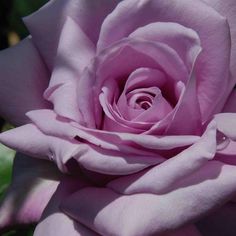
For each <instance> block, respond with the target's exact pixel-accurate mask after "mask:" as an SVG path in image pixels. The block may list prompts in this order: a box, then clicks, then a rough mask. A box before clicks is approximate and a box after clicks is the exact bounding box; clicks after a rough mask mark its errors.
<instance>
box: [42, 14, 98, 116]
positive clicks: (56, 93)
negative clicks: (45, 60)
mask: <svg viewBox="0 0 236 236" xmlns="http://www.w3.org/2000/svg"><path fill="white" fill-rule="evenodd" d="M68 35H69V36H68ZM94 55H95V46H94V44H93V43H92V42H91V41H90V39H89V38H88V37H87V36H86V35H85V34H84V33H83V31H82V30H81V29H80V27H79V25H77V23H75V22H74V21H73V20H72V19H71V18H67V20H66V23H65V25H64V26H63V30H62V33H61V36H60V41H59V45H58V49H57V55H56V59H55V65H54V68H53V72H52V77H51V79H50V84H49V87H48V88H47V90H46V92H45V93H44V95H45V98H46V99H47V100H49V101H51V102H52V103H53V104H54V110H55V111H56V112H57V113H58V114H60V115H61V116H64V117H68V118H70V119H73V120H76V121H78V120H80V119H81V118H80V114H79V108H78V104H77V89H76V87H77V84H78V82H79V79H80V76H81V73H82V71H83V70H84V68H85V67H86V66H87V64H88V63H89V61H90V60H91V58H92V57H93V56H94Z"/></svg>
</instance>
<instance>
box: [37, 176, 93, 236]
mask: <svg viewBox="0 0 236 236" xmlns="http://www.w3.org/2000/svg"><path fill="white" fill-rule="evenodd" d="M86 185H87V183H85V182H83V181H81V180H79V179H76V178H74V179H70V178H65V179H64V180H63V181H62V182H61V183H60V185H59V187H58V189H57V191H56V192H55V194H54V195H53V197H52V198H51V200H50V202H49V204H48V205H47V207H46V209H45V211H44V213H43V217H42V219H41V221H40V223H39V224H38V225H37V227H36V230H35V232H34V236H43V235H47V236H55V235H57V236H65V235H69V236H96V235H97V234H96V233H95V232H93V231H91V230H89V229H87V228H86V227H85V226H83V225H82V224H80V223H78V222H74V221H73V220H72V219H70V218H69V217H68V216H67V215H66V214H64V213H63V212H61V210H60V204H61V203H62V202H63V201H64V200H65V199H66V198H67V197H68V196H69V195H71V194H72V193H74V192H75V191H77V190H78V189H81V188H83V187H84V186H86Z"/></svg>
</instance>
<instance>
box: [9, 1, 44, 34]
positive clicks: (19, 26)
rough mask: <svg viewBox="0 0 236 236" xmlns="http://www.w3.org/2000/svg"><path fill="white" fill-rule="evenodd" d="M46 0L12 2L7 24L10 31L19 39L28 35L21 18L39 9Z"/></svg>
mask: <svg viewBox="0 0 236 236" xmlns="http://www.w3.org/2000/svg"><path fill="white" fill-rule="evenodd" d="M47 1H48V0H33V1H32V0H14V1H13V7H12V11H11V13H10V15H9V24H10V27H11V28H12V30H14V31H16V32H17V33H18V35H19V36H20V38H24V37H25V36H27V35H28V31H27V29H26V27H25V26H24V24H23V23H22V17H24V16H27V15H29V14H31V13H32V12H34V11H36V10H37V9H39V8H40V7H41V6H42V5H44V4H45V3H46V2H47Z"/></svg>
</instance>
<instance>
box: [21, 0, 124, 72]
mask: <svg viewBox="0 0 236 236" xmlns="http://www.w3.org/2000/svg"><path fill="white" fill-rule="evenodd" d="M118 2H119V0H96V1H93V0H67V1H65V0H51V1H50V2H49V3H48V4H46V5H45V6H44V7H42V8H41V9H40V10H38V11H37V12H35V13H33V14H32V15H30V16H28V17H26V18H25V19H24V21H25V24H26V26H27V27H28V29H29V31H30V34H31V35H32V36H33V40H34V43H35V44H36V45H37V48H38V49H39V51H40V53H41V54H42V56H43V58H44V60H45V61H46V63H47V65H48V67H49V68H50V69H52V67H53V64H54V57H55V55H56V51H57V46H58V41H59V35H60V32H61V29H62V26H63V25H64V22H65V20H66V18H67V17H68V16H69V17H71V18H72V19H73V20H74V21H75V22H76V23H78V24H79V25H80V27H81V29H82V31H84V33H85V34H86V35H87V36H88V37H89V38H90V39H91V41H92V42H94V43H96V42H97V38H98V35H99V32H100V27H101V24H102V22H103V20H104V18H105V17H106V16H107V15H108V14H109V13H110V12H111V11H112V10H113V9H114V7H115V6H116V4H117V3H118Z"/></svg>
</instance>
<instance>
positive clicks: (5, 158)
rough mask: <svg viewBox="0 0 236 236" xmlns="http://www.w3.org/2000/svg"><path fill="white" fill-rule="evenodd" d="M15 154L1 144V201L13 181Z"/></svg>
mask: <svg viewBox="0 0 236 236" xmlns="http://www.w3.org/2000/svg"><path fill="white" fill-rule="evenodd" d="M14 155H15V152H14V151H13V150H11V149H9V148H7V147H5V146H3V145H1V144H0V199H1V198H2V196H3V193H4V191H5V190H6V188H7V187H8V185H9V182H10V180H11V172H12V163H13V158H14Z"/></svg>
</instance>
